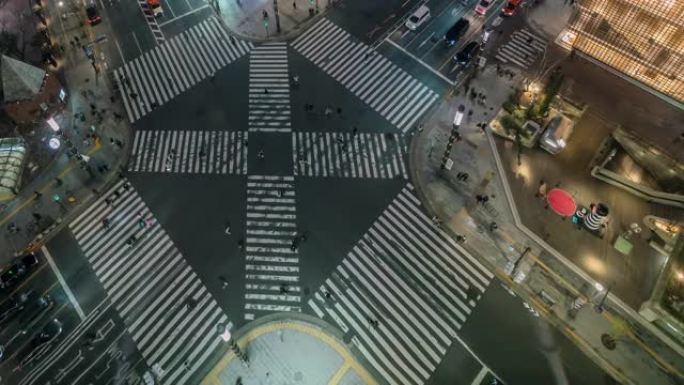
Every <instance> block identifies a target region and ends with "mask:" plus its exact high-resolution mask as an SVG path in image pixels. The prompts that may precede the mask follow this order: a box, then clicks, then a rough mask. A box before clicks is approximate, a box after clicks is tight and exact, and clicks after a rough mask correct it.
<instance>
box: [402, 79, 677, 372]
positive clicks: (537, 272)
mask: <svg viewBox="0 0 684 385" xmlns="http://www.w3.org/2000/svg"><path fill="white" fill-rule="evenodd" d="M518 80H519V79H517V78H516V79H513V80H511V81H509V80H508V79H502V78H499V77H498V75H497V73H496V70H495V69H494V68H492V67H488V68H487V69H485V71H483V72H481V74H480V75H479V77H478V78H476V79H474V80H473V81H472V82H471V83H470V86H471V87H472V88H473V89H474V90H475V91H476V92H478V93H479V92H484V93H485V94H486V96H487V105H482V104H478V103H476V102H474V100H472V99H470V98H469V97H468V98H467V97H465V93H463V92H462V91H461V92H460V94H458V95H456V96H454V97H452V98H451V99H450V100H447V101H446V102H445V103H443V104H442V105H441V106H440V107H439V108H438V109H437V110H436V112H435V114H434V115H433V116H432V118H430V119H429V120H428V121H426V122H424V127H425V129H424V130H423V132H421V133H418V134H417V136H416V137H415V138H414V140H413V142H412V145H411V167H412V174H413V175H412V177H413V178H414V181H415V185H416V187H417V189H418V191H419V193H420V194H421V195H422V197H423V201H424V202H425V204H426V206H427V207H428V209H429V210H431V211H432V212H433V213H434V214H436V215H437V216H438V217H439V219H440V220H441V221H442V223H443V224H444V227H445V228H446V229H448V230H449V231H451V232H452V233H453V234H454V235H456V234H458V235H461V236H464V237H465V247H466V248H467V249H469V251H470V252H471V253H473V254H474V255H476V256H479V257H480V260H481V261H483V262H485V263H487V264H488V265H489V266H490V267H491V268H492V269H493V270H495V271H496V272H497V275H498V276H499V278H500V279H501V280H502V281H504V282H506V283H507V285H509V286H510V287H512V288H513V289H514V291H515V292H516V293H517V294H518V295H519V296H521V298H523V299H525V300H526V301H527V302H528V303H531V304H532V305H533V307H534V308H535V309H537V311H539V312H540V313H542V314H543V315H544V316H545V317H546V318H547V319H549V320H550V322H551V323H553V324H555V325H556V326H557V327H559V329H560V330H561V331H563V332H564V333H565V334H566V335H567V336H568V337H570V338H571V339H572V340H574V341H575V342H576V343H577V344H578V345H579V346H580V347H581V348H582V350H584V351H585V353H587V354H588V355H590V356H591V357H592V358H593V359H594V360H596V361H597V362H598V363H599V364H600V365H601V366H602V367H603V368H604V369H605V370H606V371H608V372H609V373H611V374H612V375H613V377H614V378H616V379H617V380H619V381H621V382H623V383H628V384H646V383H648V384H668V383H671V382H670V381H671V378H673V377H682V373H683V372H684V370H683V368H682V364H681V357H679V356H678V355H677V353H676V352H675V351H673V350H672V349H670V348H668V347H667V346H666V345H665V344H663V343H662V342H661V341H660V340H658V339H657V338H655V337H654V336H653V335H652V334H650V331H649V330H647V329H645V328H643V327H641V325H639V324H638V322H637V320H635V319H632V318H629V317H628V318H627V319H626V320H625V321H626V322H627V324H628V325H630V326H629V327H626V328H620V327H617V326H616V325H621V324H622V323H621V322H622V321H619V320H620V319H623V318H622V317H623V316H624V313H623V312H622V311H621V309H616V308H615V307H614V306H613V304H614V301H611V300H609V301H606V302H605V303H604V304H603V306H602V307H603V312H601V313H598V312H596V311H594V310H593V309H591V306H590V305H587V306H585V308H583V309H582V310H580V311H579V312H578V313H577V314H576V315H574V317H573V314H568V309H570V307H571V304H572V302H573V301H574V300H575V299H576V298H577V297H579V296H581V294H580V293H579V292H578V291H577V290H576V289H575V287H580V286H581V285H582V284H583V282H582V279H581V278H579V277H577V276H576V274H574V272H573V271H570V270H569V269H568V268H567V267H566V266H565V265H564V264H563V263H559V261H558V260H557V259H556V258H555V256H551V255H549V253H547V252H546V251H545V250H544V246H545V245H544V244H543V243H539V242H538V240H537V239H531V238H530V237H529V234H526V233H524V232H522V231H521V230H520V229H519V228H518V227H517V226H516V225H515V223H516V222H519V219H518V220H516V218H515V216H516V215H517V213H516V212H515V211H511V210H510V209H509V208H508V207H507V206H508V203H507V198H506V197H507V196H508V195H510V191H509V192H508V193H507V192H506V189H507V185H506V184H505V180H504V181H502V180H501V179H500V178H499V177H500V174H498V167H499V166H500V164H499V165H497V161H498V163H500V159H496V158H495V156H498V155H497V154H496V152H495V151H492V150H493V149H494V146H493V140H494V138H493V137H492V135H491V133H489V132H487V133H486V134H484V133H483V131H482V130H481V129H480V128H479V127H477V124H478V123H480V122H482V121H489V119H491V117H492V116H493V115H494V113H495V112H496V111H495V109H498V106H500V105H501V103H503V101H504V100H505V99H506V98H507V97H508V94H509V93H510V91H511V89H510V87H511V86H513V85H514V84H515V82H516V81H518ZM459 104H464V105H465V106H466V111H469V110H472V111H473V113H472V115H468V113H466V117H465V119H464V122H463V124H462V126H461V128H460V133H461V135H462V138H463V139H462V141H460V142H457V143H456V144H455V145H454V149H453V151H452V153H451V157H452V160H453V161H454V168H453V169H452V170H450V171H446V172H442V171H440V169H439V165H440V161H441V156H442V151H443V150H444V148H445V142H446V138H447V137H448V134H449V131H450V129H451V121H452V119H453V117H454V112H455V109H456V108H457V106H458V105H459ZM495 106H497V107H495ZM508 145H512V143H511V144H508ZM459 172H461V173H463V172H466V173H468V175H469V176H468V180H467V181H465V182H464V181H462V180H459V179H457V178H456V176H457V173H459ZM477 195H487V196H489V197H490V199H489V200H488V202H486V203H485V204H484V205H483V204H479V203H478V202H477V200H476V199H475V197H476V196H477ZM494 222H495V223H496V224H497V226H496V228H494V227H492V223H494ZM528 247H529V248H530V250H529V251H528V252H525V250H526V248H528ZM523 254H525V257H524V258H519V257H520V256H521V255H523ZM516 262H517V263H516ZM514 264H515V271H514V275H515V273H518V272H523V273H524V275H525V278H524V279H523V281H522V283H521V284H517V283H514V282H512V281H511V279H510V278H509V275H508V274H506V271H509V270H510V269H511V267H512V265H514ZM584 284H586V282H584ZM588 300H589V301H590V303H591V301H594V302H595V303H597V302H600V300H601V295H600V294H599V295H598V296H596V297H591V298H588ZM617 329H619V330H620V331H619V332H618V331H616V330H617ZM606 333H607V334H619V335H620V337H619V342H618V344H617V347H616V348H615V350H608V349H606V348H605V347H604V346H603V345H602V343H601V335H602V334H606ZM665 373H670V374H665Z"/></svg>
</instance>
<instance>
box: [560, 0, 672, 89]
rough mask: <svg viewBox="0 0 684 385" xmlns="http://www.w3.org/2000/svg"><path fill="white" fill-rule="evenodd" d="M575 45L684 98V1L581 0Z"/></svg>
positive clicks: (572, 32) (574, 23) (571, 26)
mask: <svg viewBox="0 0 684 385" xmlns="http://www.w3.org/2000/svg"><path fill="white" fill-rule="evenodd" d="M576 6H577V12H576V13H575V14H574V15H573V17H572V19H571V20H570V24H569V29H570V35H571V36H569V37H568V39H567V42H568V43H571V44H572V45H573V46H574V48H575V49H576V50H577V51H579V52H582V53H584V54H586V55H588V56H590V57H593V58H594V59H596V60H598V61H600V62H603V63H605V64H606V65H608V66H610V67H612V68H614V69H615V70H617V71H619V72H622V73H624V74H625V75H627V76H629V77H632V78H634V79H636V80H638V81H639V82H641V83H643V84H645V85H647V86H649V87H651V88H653V89H655V90H657V91H659V92H661V93H663V94H665V95H668V96H669V97H671V98H673V99H675V100H677V101H679V102H684V0H579V1H577V2H576Z"/></svg>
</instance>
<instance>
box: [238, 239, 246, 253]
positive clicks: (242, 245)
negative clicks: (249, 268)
mask: <svg viewBox="0 0 684 385" xmlns="http://www.w3.org/2000/svg"><path fill="white" fill-rule="evenodd" d="M237 244H238V250H240V251H242V250H244V249H245V241H244V240H243V239H242V238H240V239H239V240H238V243H237Z"/></svg>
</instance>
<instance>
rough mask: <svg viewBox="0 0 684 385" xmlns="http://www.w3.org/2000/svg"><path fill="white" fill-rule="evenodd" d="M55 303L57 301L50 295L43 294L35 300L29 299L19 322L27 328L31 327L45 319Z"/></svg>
mask: <svg viewBox="0 0 684 385" xmlns="http://www.w3.org/2000/svg"><path fill="white" fill-rule="evenodd" d="M54 305H55V302H54V301H53V300H52V298H51V297H50V296H49V295H43V296H40V297H37V298H35V299H34V300H29V301H27V303H26V306H25V308H24V310H23V311H22V312H21V315H20V316H19V324H20V325H21V326H22V327H23V328H24V329H25V330H28V329H30V328H31V325H33V324H34V323H36V322H38V321H39V320H41V319H43V318H44V317H45V316H46V315H47V314H48V313H49V312H50V309H52V307H53V306H54Z"/></svg>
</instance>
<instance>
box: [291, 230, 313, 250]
mask: <svg viewBox="0 0 684 385" xmlns="http://www.w3.org/2000/svg"><path fill="white" fill-rule="evenodd" d="M307 239H309V232H308V231H304V232H303V233H301V234H295V236H294V238H292V243H291V244H290V250H292V251H297V249H298V248H299V244H300V243H302V242H306V240H307Z"/></svg>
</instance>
